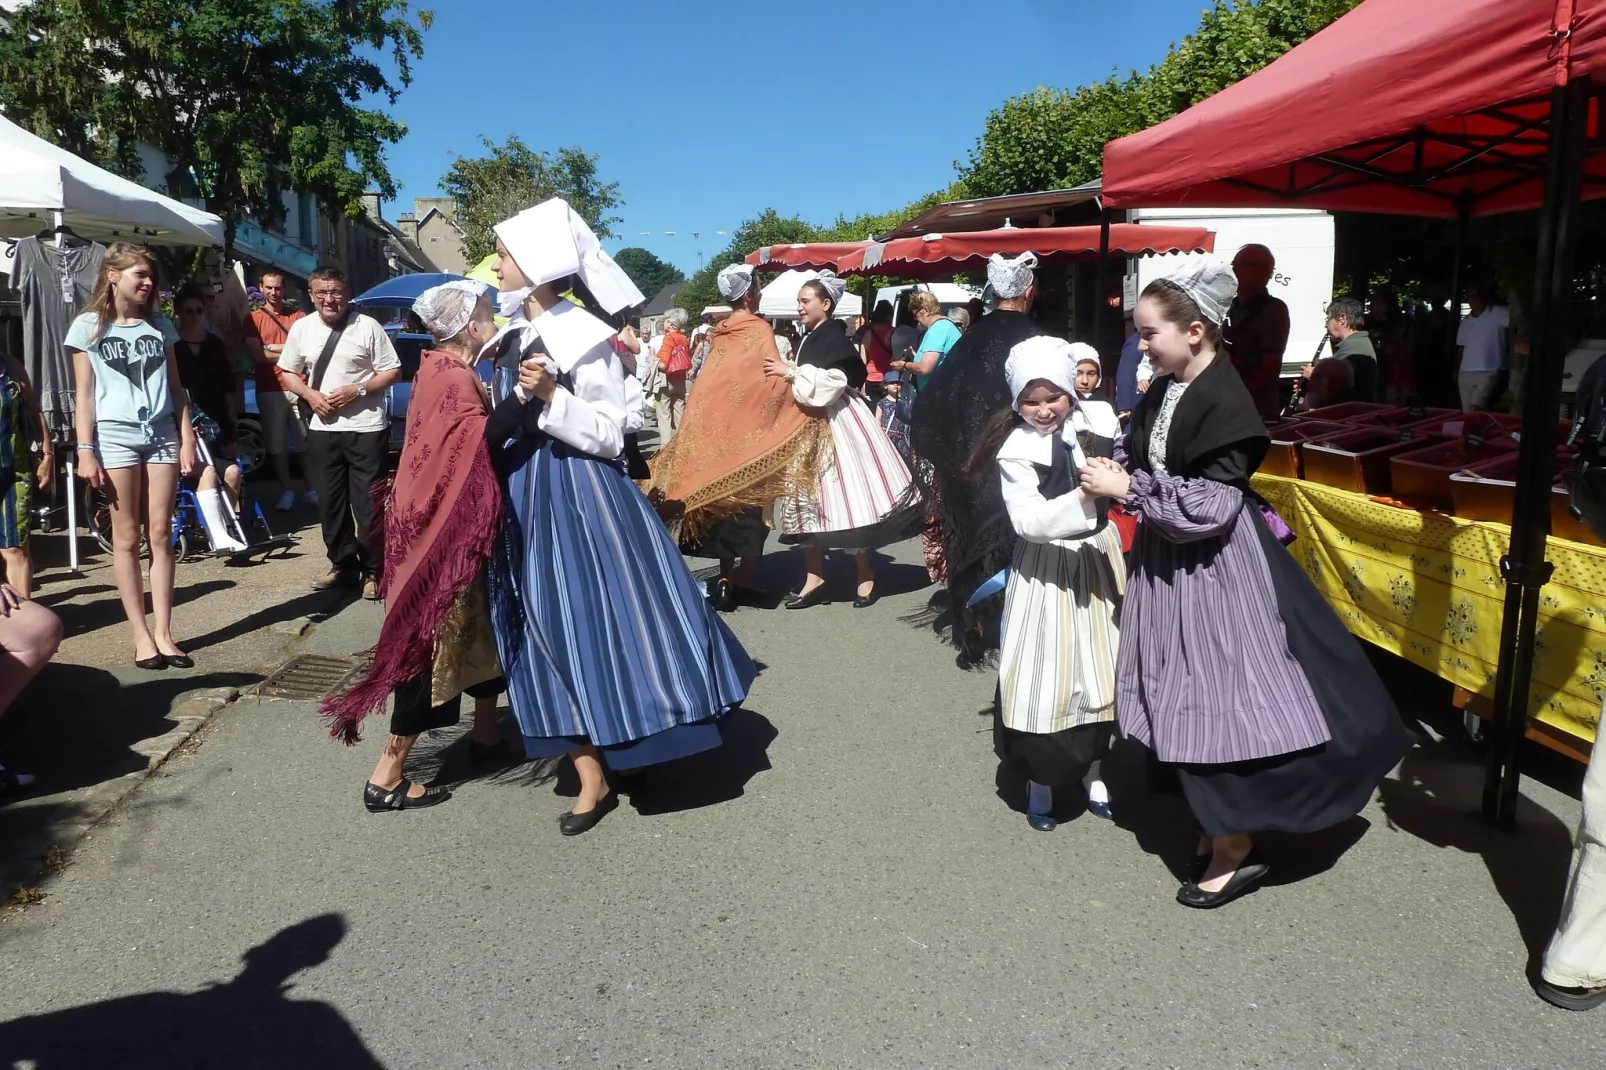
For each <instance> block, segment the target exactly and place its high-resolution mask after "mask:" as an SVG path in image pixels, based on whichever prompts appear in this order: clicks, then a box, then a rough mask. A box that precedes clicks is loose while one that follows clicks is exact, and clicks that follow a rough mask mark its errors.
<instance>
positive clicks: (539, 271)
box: [494, 197, 646, 312]
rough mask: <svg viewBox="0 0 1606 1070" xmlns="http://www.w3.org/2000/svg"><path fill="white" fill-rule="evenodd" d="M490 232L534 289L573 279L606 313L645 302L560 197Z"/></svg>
mask: <svg viewBox="0 0 1606 1070" xmlns="http://www.w3.org/2000/svg"><path fill="white" fill-rule="evenodd" d="M494 229H495V230H496V236H497V237H498V238H501V239H502V244H503V245H505V246H507V251H508V252H509V253H512V254H513V259H514V260H515V261H516V262H517V263H518V265H519V270H520V271H522V272H524V274H525V276H526V277H527V278H528V279H529V280H530V281H531V282H532V283H534V284H535V285H537V286H541V285H543V284H545V283H549V282H556V281H557V280H559V279H562V278H566V277H568V276H570V275H578V276H580V281H581V282H583V283H585V287H586V289H588V290H590V291H591V293H592V295H593V296H595V297H596V299H597V302H598V303H599V304H600V305H602V308H603V310H604V311H606V312H618V311H619V310H620V309H623V308H630V307H632V306H634V305H639V304H641V303H643V302H644V301H645V300H646V298H645V297H643V296H642V295H641V291H640V290H638V289H636V284H635V283H633V282H631V281H630V276H628V275H626V274H625V273H624V271H623V269H621V268H620V267H619V265H618V264H616V263H614V262H613V257H611V256H609V255H608V254H607V253H605V252H603V251H602V243H601V242H599V241H597V236H596V235H595V234H594V233H592V231H591V227H590V226H589V225H587V223H586V221H585V220H584V219H581V218H580V216H579V213H577V212H576V211H575V210H574V209H573V208H570V207H569V204H568V202H567V201H565V200H563V199H562V198H561V197H554V198H552V199H551V200H549V201H542V202H541V203H540V204H538V205H536V206H535V207H533V208H526V209H525V210H524V211H522V212H520V213H519V214H518V215H516V216H514V217H513V218H512V219H504V220H503V221H502V222H500V223H498V224H497V225H496V227H495V228H494Z"/></svg>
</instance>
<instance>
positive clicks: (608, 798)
mask: <svg viewBox="0 0 1606 1070" xmlns="http://www.w3.org/2000/svg"><path fill="white" fill-rule="evenodd" d="M618 806H619V793H618V792H616V791H610V792H608V794H606V795H604V796H603V797H602V798H601V799H600V800H598V801H597V805H595V806H593V807H592V808H591V809H589V810H587V811H586V812H585V813H583V814H577V813H575V812H574V811H573V810H567V811H565V812H564V813H563V814H562V815H560V816H559V817H558V831H559V832H561V833H563V834H564V835H565V836H579V835H580V834H582V833H586V832H590V831H591V830H592V829H594V828H596V827H597V822H599V821H601V820H602V819H603V818H605V817H607V816H608V815H609V814H611V813H612V812H613V811H614V810H615V809H616V808H618Z"/></svg>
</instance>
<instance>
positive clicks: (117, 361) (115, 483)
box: [66, 242, 197, 669]
mask: <svg viewBox="0 0 1606 1070" xmlns="http://www.w3.org/2000/svg"><path fill="white" fill-rule="evenodd" d="M156 313H157V310H156V261H155V260H153V259H152V258H151V255H150V254H149V253H147V252H146V251H145V250H143V249H141V248H139V247H137V246H133V245H128V244H126V243H124V242H118V243H116V244H115V245H113V246H112V247H111V248H110V249H108V250H107V251H106V257H105V259H104V260H102V261H101V265H100V279H99V281H97V282H96V284H95V296H94V297H93V298H92V299H91V300H90V302H89V309H88V311H86V312H85V313H84V314H83V315H81V316H79V317H78V318H77V319H75V320H73V324H72V327H71V328H70V329H69V330H68V331H67V339H66V345H67V352H68V353H70V354H71V355H72V362H73V381H74V383H75V385H76V387H77V393H78V412H77V425H78V446H77V449H78V471H79V474H81V475H82V476H83V477H84V479H85V480H86V481H87V482H88V483H89V485H90V486H92V487H95V488H97V489H101V490H103V491H104V492H105V493H106V496H107V498H108V499H109V500H110V503H111V514H112V563H113V571H114V572H115V573H116V576H117V592H118V594H119V595H121V596H122V599H123V611H124V612H125V613H127V614H128V626H129V630H130V632H131V633H132V635H133V638H134V664H135V665H137V666H139V667H140V668H142V669H165V668H167V667H169V666H172V667H173V668H176V669H187V668H190V667H191V666H193V665H194V664H195V663H194V662H193V661H191V660H190V658H189V657H188V656H186V655H185V653H184V652H183V651H182V650H180V649H179V648H178V644H177V643H175V642H173V539H172V522H173V503H174V500H175V498H176V496H177V492H178V477H179V471H180V469H182V470H183V472H184V474H185V475H192V474H194V472H195V470H196V467H197V466H196V455H195V431H194V429H193V428H191V427H190V408H189V401H188V398H187V396H186V394H185V393H184V389H183V386H182V384H181V383H180V382H179V375H178V360H177V358H176V357H175V356H174V353H173V343H174V341H175V339H176V338H177V334H176V333H175V332H174V331H173V327H172V324H170V323H168V322H167V321H166V320H162V324H163V326H162V327H160V328H158V327H157V326H156V325H155V322H154V321H155V318H156ZM142 502H143V503H144V516H143V517H142V516H141V515H140V512H141V510H140V506H141V503H142ZM141 520H143V521H144V525H145V533H146V535H147V536H148V538H149V541H150V547H151V609H152V612H153V616H154V618H155V620H154V623H155V627H154V628H148V627H146V623H145V592H144V590H143V588H142V584H141V581H140V568H139V537H140V522H141Z"/></svg>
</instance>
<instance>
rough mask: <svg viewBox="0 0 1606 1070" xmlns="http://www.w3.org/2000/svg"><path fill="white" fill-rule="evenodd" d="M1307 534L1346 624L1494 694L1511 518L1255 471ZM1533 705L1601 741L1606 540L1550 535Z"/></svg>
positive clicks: (1319, 581) (1305, 552)
mask: <svg viewBox="0 0 1606 1070" xmlns="http://www.w3.org/2000/svg"><path fill="white" fill-rule="evenodd" d="M1254 486H1255V489H1256V490H1258V491H1259V492H1260V493H1261V494H1262V495H1264V496H1265V498H1266V500H1267V501H1269V502H1270V503H1271V504H1272V506H1273V508H1275V509H1276V510H1277V511H1278V512H1279V513H1281V514H1282V516H1283V519H1285V520H1286V521H1288V526H1289V527H1291V528H1293V529H1294V533H1295V534H1296V535H1298V536H1299V538H1298V539H1297V540H1296V541H1295V542H1294V543H1293V545H1292V546H1290V547H1289V549H1290V550H1291V551H1292V552H1293V554H1294V557H1295V559H1297V560H1298V561H1299V563H1300V565H1301V566H1302V567H1303V568H1304V569H1305V572H1306V573H1307V574H1309V576H1310V578H1311V579H1312V580H1314V581H1315V583H1316V586H1317V588H1318V589H1319V590H1320V591H1321V592H1322V594H1323V595H1324V596H1325V597H1326V598H1327V601H1328V602H1329V603H1330V604H1331V605H1332V606H1333V608H1334V609H1335V610H1337V611H1338V615H1339V617H1341V618H1342V619H1343V621H1344V624H1345V625H1346V626H1347V627H1348V628H1349V630H1350V631H1351V632H1352V633H1353V634H1355V635H1357V636H1359V637H1360V638H1362V639H1365V640H1366V641H1368V642H1370V643H1375V644H1376V645H1378V646H1380V647H1383V648H1384V649H1385V650H1390V651H1393V652H1394V653H1396V654H1399V655H1400V656H1401V657H1404V658H1405V659H1406V660H1408V661H1411V662H1414V663H1415V664H1417V665H1420V666H1422V667H1423V668H1425V669H1427V670H1429V671H1430V672H1433V673H1436V674H1437V675H1439V676H1441V677H1443V678H1445V679H1446V680H1449V681H1451V682H1452V683H1455V684H1457V685H1459V686H1461V687H1465V688H1467V689H1468V690H1470V691H1474V692H1477V693H1478V694H1480V695H1483V696H1485V697H1489V696H1492V695H1493V693H1494V675H1495V662H1496V658H1497V654H1498V652H1499V648H1500V618H1501V614H1502V612H1503V610H1504V607H1505V584H1504V582H1503V581H1502V580H1501V578H1500V558H1501V556H1502V555H1503V554H1505V553H1506V550H1507V547H1508V545H1509V541H1510V528H1509V527H1507V526H1506V525H1504V524H1490V523H1484V522H1480V521H1471V520H1458V519H1456V518H1455V517H1450V516H1443V515H1440V514H1437V513H1419V512H1416V511H1414V510H1411V509H1400V508H1396V507H1394V506H1390V505H1384V504H1382V503H1380V502H1374V501H1372V500H1371V499H1369V498H1367V497H1365V496H1364V495H1360V494H1352V493H1350V492H1348V491H1342V490H1335V489H1333V488H1332V487H1325V486H1322V485H1321V484H1319V483H1307V482H1305V481H1303V480H1298V479H1285V478H1282V477H1280V476H1256V477H1255V479H1254ZM1547 557H1548V558H1549V559H1550V561H1551V562H1552V563H1553V564H1554V565H1555V566H1556V572H1555V576H1554V577H1553V578H1552V579H1551V581H1550V583H1549V584H1547V585H1546V586H1545V588H1544V591H1543V593H1542V594H1541V596H1540V604H1539V618H1540V619H1539V629H1538V634H1537V637H1536V640H1535V651H1534V673H1533V691H1534V693H1533V701H1532V705H1531V706H1530V713H1531V715H1532V716H1533V717H1534V718H1536V719H1537V720H1539V721H1542V722H1544V723H1546V724H1549V725H1552V726H1554V727H1555V728H1558V729H1560V730H1561V731H1563V732H1566V733H1568V734H1569V735H1573V736H1577V737H1579V738H1580V739H1584V740H1590V741H1593V740H1594V738H1595V726H1596V724H1597V723H1598V722H1599V720H1600V708H1601V699H1602V696H1603V695H1606V549H1601V548H1599V547H1594V546H1586V545H1583V544H1581V543H1576V542H1568V541H1566V540H1563V539H1551V540H1550V542H1549V552H1548V554H1547Z"/></svg>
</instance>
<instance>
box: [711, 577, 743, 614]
mask: <svg viewBox="0 0 1606 1070" xmlns="http://www.w3.org/2000/svg"><path fill="white" fill-rule="evenodd" d="M708 601H709V602H710V603H712V604H713V607H714V609H715V610H717V611H718V612H720V613H734V612H736V592H735V590H734V589H733V588H732V587H731V581H730V580H714V581H713V582H712V583H710V584H709V585H708Z"/></svg>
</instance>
